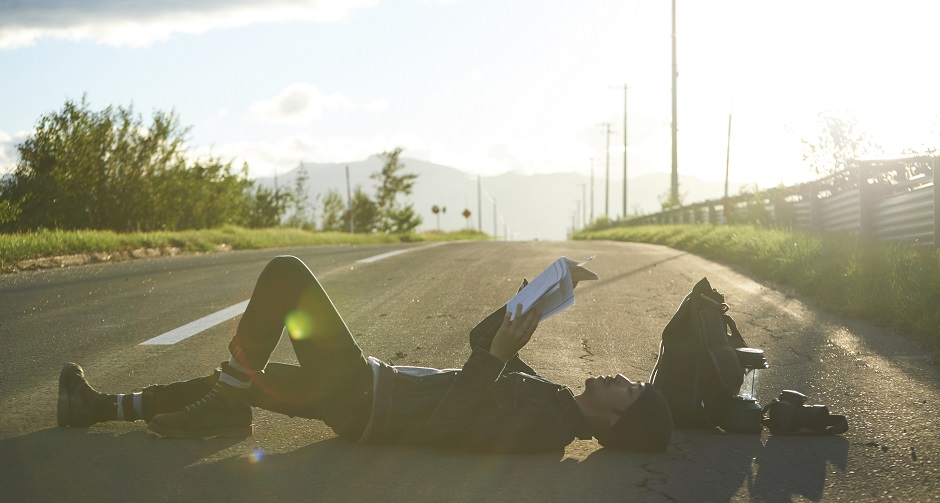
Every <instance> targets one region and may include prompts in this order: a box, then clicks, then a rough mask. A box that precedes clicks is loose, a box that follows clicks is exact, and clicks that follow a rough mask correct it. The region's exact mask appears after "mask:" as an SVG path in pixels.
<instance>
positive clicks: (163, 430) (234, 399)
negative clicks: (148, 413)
mask: <svg viewBox="0 0 940 503" xmlns="http://www.w3.org/2000/svg"><path fill="white" fill-rule="evenodd" d="M243 395H244V391H243V390H239V389H235V388H233V387H231V386H228V385H226V384H222V383H216V385H215V386H214V387H213V388H212V391H210V392H209V394H207V395H206V396H204V397H203V398H202V399H201V400H199V401H198V402H196V403H193V404H191V405H187V406H186V408H185V409H183V410H181V411H177V412H171V413H168V414H157V415H156V416H153V418H152V419H151V420H150V422H149V423H148V424H147V428H149V429H150V431H152V432H154V433H157V434H160V435H163V436H166V437H172V438H209V437H227V438H245V437H249V436H251V433H252V425H251V406H250V405H248V402H246V401H245V399H244V397H243Z"/></svg>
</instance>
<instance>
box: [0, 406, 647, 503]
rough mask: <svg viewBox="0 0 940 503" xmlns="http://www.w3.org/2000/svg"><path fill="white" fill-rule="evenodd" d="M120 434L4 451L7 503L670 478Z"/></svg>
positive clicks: (602, 467) (634, 492)
mask: <svg viewBox="0 0 940 503" xmlns="http://www.w3.org/2000/svg"><path fill="white" fill-rule="evenodd" d="M109 426H113V427H92V428H88V429H80V428H49V429H45V430H40V431H36V432H33V433H29V434H26V435H23V436H21V437H16V438H10V439H5V440H2V441H0V452H2V453H3V455H2V456H0V474H2V475H0V486H2V487H3V491H2V494H3V496H4V498H10V499H9V500H10V501H118V500H121V501H127V500H130V501H181V500H182V501H259V500H270V499H274V498H282V499H286V500H288V501H311V500H314V501H321V500H322V501H353V500H355V501H361V500H366V501H368V500H373V501H401V500H407V501H438V500H447V501H510V500H512V501H518V500H520V499H521V500H524V501H532V500H546V501H559V500H573V501H578V500H582V499H584V498H585V497H586V496H590V499H591V500H592V501H623V500H624V498H627V499H630V497H631V496H633V497H634V499H643V497H644V495H646V494H648V493H647V491H646V489H645V487H646V486H647V485H649V484H648V481H649V479H650V477H654V478H658V477H659V475H657V474H651V473H650V472H649V471H648V470H646V468H645V466H646V464H647V463H648V462H649V460H650V459H651V456H650V455H640V454H631V453H625V452H618V451H611V450H609V449H599V450H597V451H594V452H593V453H591V454H590V455H588V456H587V457H586V458H585V459H583V460H581V461H578V460H577V459H574V458H570V457H565V454H564V452H563V451H561V450H558V451H554V452H547V453H538V454H512V455H501V454H476V453H467V452H455V451H449V450H444V449H437V448H432V447H407V446H381V445H369V444H356V443H351V442H347V441H344V440H340V439H338V438H331V439H328V440H322V441H314V442H312V443H308V444H306V445H303V446H300V447H297V448H290V447H289V446H287V448H286V450H282V451H281V452H277V453H266V452H264V451H263V450H262V448H259V447H258V443H257V442H256V441H255V440H252V439H249V440H245V441H236V440H226V439H210V440H174V439H164V438H157V437H156V436H155V435H152V434H149V433H147V432H145V431H142V430H141V429H139V425H136V426H137V427H135V425H115V424H114V423H112V425H109ZM301 441H303V439H301ZM240 450H241V452H239V451H240ZM233 452H234V453H235V454H233ZM655 456H659V455H653V456H652V457H655Z"/></svg>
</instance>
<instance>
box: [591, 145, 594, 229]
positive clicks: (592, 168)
mask: <svg viewBox="0 0 940 503" xmlns="http://www.w3.org/2000/svg"><path fill="white" fill-rule="evenodd" d="M593 222H594V158H593V157H592V158H591V223H593Z"/></svg>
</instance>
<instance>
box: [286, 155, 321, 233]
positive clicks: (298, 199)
mask: <svg viewBox="0 0 940 503" xmlns="http://www.w3.org/2000/svg"><path fill="white" fill-rule="evenodd" d="M309 179H310V175H309V174H308V173H307V168H306V167H304V165H303V164H301V165H300V167H299V168H298V169H297V178H295V179H294V190H293V191H292V192H291V193H290V203H291V204H290V205H291V206H292V209H293V213H292V214H291V216H290V217H289V218H288V219H287V225H289V226H290V227H297V228H299V229H307V230H314V229H316V223H315V222H316V220H315V217H314V214H313V204H311V202H310V193H309V192H308V191H307V182H308V180H309Z"/></svg>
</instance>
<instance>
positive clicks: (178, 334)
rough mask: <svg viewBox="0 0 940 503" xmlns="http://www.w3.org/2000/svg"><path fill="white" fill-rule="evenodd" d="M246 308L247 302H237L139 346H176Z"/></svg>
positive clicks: (242, 311)
mask: <svg viewBox="0 0 940 503" xmlns="http://www.w3.org/2000/svg"><path fill="white" fill-rule="evenodd" d="M246 307H248V301H247V300H246V301H243V302H239V303H238V304H235V305H234V306H230V307H226V308H225V309H223V310H221V311H218V312H215V313H212V314H210V315H209V316H206V317H204V318H199V319H198V320H196V321H193V322H191V323H187V324H185V325H183V326H181V327H179V328H174V329H173V330H170V331H169V332H167V333H165V334H163V335H158V336H156V337H154V338H153V339H150V340H146V341H144V342H141V343H140V345H141V346H146V345H155V344H176V343H177V342H180V341H182V340H184V339H188V338H190V337H192V336H194V335H196V334H198V333H199V332H202V331H203V330H208V329H210V328H212V327H214V326H216V325H218V324H219V323H222V322H223V321H228V320H230V319H232V318H234V317H236V316H238V315H240V314H242V313H244V312H245V308H246Z"/></svg>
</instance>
